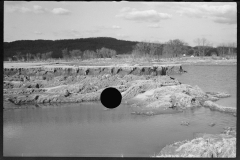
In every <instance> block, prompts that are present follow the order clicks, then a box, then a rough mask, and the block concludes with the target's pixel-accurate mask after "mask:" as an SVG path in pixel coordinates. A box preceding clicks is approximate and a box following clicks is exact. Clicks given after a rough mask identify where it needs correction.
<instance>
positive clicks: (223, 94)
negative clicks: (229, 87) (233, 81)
mask: <svg viewBox="0 0 240 160" xmlns="http://www.w3.org/2000/svg"><path fill="white" fill-rule="evenodd" d="M206 93H207V94H208V95H211V96H214V97H217V98H227V97H230V96H231V95H230V94H228V93H224V92H206Z"/></svg>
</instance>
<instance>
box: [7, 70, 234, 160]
mask: <svg viewBox="0 0 240 160" xmlns="http://www.w3.org/2000/svg"><path fill="white" fill-rule="evenodd" d="M187 67H189V68H187ZM208 67H210V68H211V67H214V69H209V68H208ZM208 67H205V66H186V67H184V68H185V69H186V70H188V74H190V75H192V76H191V78H190V81H188V79H187V77H185V75H181V76H180V75H179V76H178V77H179V79H181V80H180V81H182V82H183V81H186V83H188V84H191V85H195V84H197V85H199V86H200V87H201V88H203V89H204V90H206V89H210V91H216V90H215V89H217V91H227V92H229V93H230V94H233V93H234V91H233V89H232V88H231V87H232V86H231V85H230V84H229V80H231V81H234V80H232V79H234V76H235V82H236V75H234V73H235V71H236V67H232V66H227V67H222V66H208ZM218 67H219V68H218ZM228 67H229V68H228ZM231 67H232V68H231ZM194 68H195V70H196V69H198V70H199V72H198V74H193V73H192V71H194ZM207 68H208V69H207ZM220 68H222V69H223V70H221V69H220ZM226 68H228V69H226ZM202 69H205V71H208V72H210V73H211V71H213V72H214V73H215V72H216V70H221V74H223V75H231V74H230V73H229V72H233V74H232V76H233V78H232V79H231V78H230V79H229V78H224V77H228V76H219V75H218V74H216V73H215V75H216V76H213V77H214V78H215V79H214V81H211V80H210V79H211V78H210V77H209V78H206V77H204V78H202V81H207V83H206V84H207V85H208V87H206V86H205V85H204V83H203V82H202V81H199V78H196V77H198V76H199V74H205V72H203V71H202ZM234 69H235V70H234ZM219 72H220V71H219ZM219 72H218V73H219ZM225 72H226V73H225ZM210 73H209V74H210ZM186 75H187V74H186ZM194 76H196V77H194ZM206 76H207V75H206ZM208 76H209V75H208ZM218 76H219V78H220V80H219V81H220V82H219V81H218V80H217V78H216V77H218ZM224 80H226V82H225V85H227V86H229V87H230V88H231V89H229V88H228V87H226V86H222V84H223V83H224V82H222V81H224ZM209 83H213V84H212V85H210V84H209ZM216 84H219V85H220V86H215V85H216ZM231 84H232V85H235V86H236V84H235V83H234V82H233V83H231ZM201 85H203V86H201ZM204 87H205V88H204ZM233 88H234V87H233ZM235 91H236V88H235ZM235 96H236V93H235ZM225 103H227V102H225ZM229 104H233V102H231V103H229ZM130 113H131V108H130V107H129V106H126V105H120V106H119V107H118V108H116V109H114V110H105V108H104V107H103V106H102V105H101V104H100V103H85V104H62V105H55V106H46V107H41V108H40V107H32V108H26V109H15V110H7V111H4V114H3V119H4V125H3V154H4V156H114V157H115V156H116V157H120V156H124V157H130V156H137V157H141V156H144V157H148V156H151V155H154V154H156V153H158V152H159V151H160V150H161V149H162V148H163V147H164V146H165V145H166V144H170V143H173V142H174V141H180V140H185V139H191V138H193V137H194V135H196V134H197V133H201V132H205V133H220V132H221V131H222V130H223V127H226V126H236V117H234V116H231V115H229V114H224V113H221V112H217V111H210V110H209V109H207V108H198V109H194V110H191V109H190V110H186V111H185V112H183V113H178V114H165V115H157V116H150V117H149V116H140V115H131V114H130ZM181 121H189V122H190V125H189V126H182V125H180V123H181ZM211 122H214V123H216V125H215V126H214V127H210V126H209V125H208V124H209V123H211Z"/></svg>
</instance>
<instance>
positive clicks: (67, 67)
mask: <svg viewBox="0 0 240 160" xmlns="http://www.w3.org/2000/svg"><path fill="white" fill-rule="evenodd" d="M180 60H181V59H180ZM187 61H188V59H187V60H186V61H184V63H187ZM200 61H201V60H200ZM226 61H227V60H224V62H221V63H229V64H230V63H235V62H234V61H232V60H230V61H227V62H226ZM113 62H114V60H106V59H105V60H104V61H96V60H91V61H83V62H81V63H77V62H75V63H73V62H57V63H56V62H55V63H52V62H51V63H46V62H45V63H4V103H5V105H4V109H12V108H22V107H25V106H24V104H27V103H33V104H43V103H69V102H78V103H79V102H86V101H98V100H100V95H101V92H102V91H103V90H104V89H105V88H107V87H115V88H117V89H118V90H119V91H120V92H121V94H122V97H123V100H122V102H123V103H128V104H129V105H131V107H132V108H133V109H134V111H133V112H132V114H137V115H147V116H153V115H157V114H169V113H171V114H172V113H178V112H182V111H183V110H185V109H188V108H194V107H208V108H210V109H212V110H218V111H221V112H225V113H228V114H232V115H233V116H236V108H229V107H226V106H221V105H218V104H216V103H214V102H215V101H217V100H219V99H220V98H225V97H229V96H230V95H229V94H227V93H218V92H207V93H206V92H204V91H202V90H201V89H200V88H199V87H198V86H190V85H187V84H181V83H180V82H179V81H178V80H176V79H174V78H172V77H171V76H169V75H171V74H184V73H185V71H184V69H183V68H182V67H181V65H178V64H176V63H177V62H176V61H175V62H174V63H170V62H169V61H168V63H164V62H161V63H159V62H156V63H153V62H152V63H151V62H147V63H135V64H133V62H127V61H126V62H125V63H122V62H121V63H120V61H115V63H113ZM117 62H119V63H117ZM195 62H196V63H202V62H199V61H195ZM195 62H193V63H195ZM215 62H216V61H214V64H215ZM219 62H220V61H218V63H219ZM191 63H192V61H191ZM191 63H188V64H191ZM204 63H207V61H205V62H204ZM211 63H212V62H211ZM211 63H208V64H211ZM7 103H12V104H15V105H7ZM185 125H187V122H186V123H185ZM227 133H228V132H227ZM204 136H205V138H204ZM207 141H211V143H213V142H214V143H213V144H214V146H211V143H208V142H206V135H203V136H202V137H201V138H200V139H199V138H198V139H195V140H192V141H184V142H179V143H175V144H173V145H170V146H166V147H165V148H164V149H163V150H162V151H161V152H160V153H159V155H158V156H164V157H166V156H167V157H168V156H175V157H178V156H180V157H188V156H195V157H212V156H213V157H234V155H236V152H230V151H229V150H226V149H224V148H226V146H228V147H230V148H231V147H232V148H231V149H233V151H234V149H235V150H236V135H234V134H231V135H229V134H227V135H226V134H224V135H223V134H220V135H215V136H209V135H208V136H207ZM217 144H219V145H217ZM216 145H217V146H216ZM183 146H184V147H183ZM199 146H200V147H202V148H204V149H209V147H210V148H214V147H215V148H216V147H217V148H218V149H220V150H221V152H220V151H219V152H218V151H213V152H211V153H210V152H209V153H205V152H203V151H202V152H201V151H200V150H199V149H198V147H199ZM193 148H194V149H195V150H197V151H198V152H193ZM221 148H222V149H221ZM215 153H216V154H215Z"/></svg>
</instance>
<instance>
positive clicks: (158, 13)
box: [4, 1, 237, 46]
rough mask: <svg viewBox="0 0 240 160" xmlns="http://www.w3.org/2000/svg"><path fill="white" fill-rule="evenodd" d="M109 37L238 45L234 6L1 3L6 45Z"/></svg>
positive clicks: (229, 4) (205, 4) (226, 4)
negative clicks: (199, 41) (198, 39)
mask: <svg viewBox="0 0 240 160" xmlns="http://www.w3.org/2000/svg"><path fill="white" fill-rule="evenodd" d="M88 37H113V38H117V39H123V40H131V41H151V42H153V41H158V42H166V41H168V40H170V39H181V40H183V41H185V42H187V43H188V44H189V45H192V46H195V45H196V44H195V43H194V39H196V38H206V39H207V40H209V41H210V42H211V43H213V45H214V46H217V45H218V44H220V43H233V42H234V43H236V42H237V5H236V3H234V2H230V3H228V2H213V3H209V2H207V3H203V2H201V3H200V2H182V3H181V2H180V3H178V2H134V3H133V2H46V1H45V2H44V1H39V2H24V1H15V2H14V1H12V2H6V1H5V2H4V42H11V41H15V40H35V39H51V40H56V39H75V38H88Z"/></svg>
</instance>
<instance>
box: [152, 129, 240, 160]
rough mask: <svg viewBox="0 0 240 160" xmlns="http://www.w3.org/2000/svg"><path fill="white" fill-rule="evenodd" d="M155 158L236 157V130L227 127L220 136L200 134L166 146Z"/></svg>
mask: <svg viewBox="0 0 240 160" xmlns="http://www.w3.org/2000/svg"><path fill="white" fill-rule="evenodd" d="M156 157H201V158H203V157H208V158H212V157H218V158H219V157H220V158H224V157H227V158H230V157H236V129H234V128H231V127H229V128H226V129H225V130H224V131H223V133H222V134H202V135H201V136H199V137H196V138H195V139H193V140H190V141H188V140H185V141H181V142H176V143H174V144H171V145H167V146H166V147H164V148H163V149H162V150H161V152H160V153H159V154H158V155H157V156H156Z"/></svg>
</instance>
